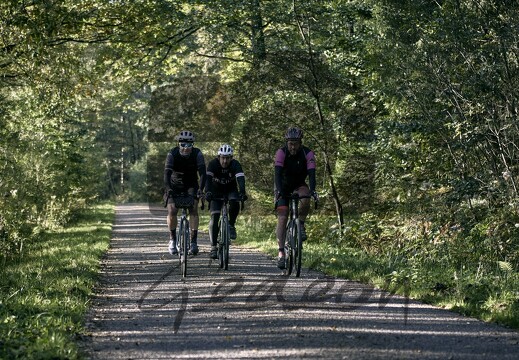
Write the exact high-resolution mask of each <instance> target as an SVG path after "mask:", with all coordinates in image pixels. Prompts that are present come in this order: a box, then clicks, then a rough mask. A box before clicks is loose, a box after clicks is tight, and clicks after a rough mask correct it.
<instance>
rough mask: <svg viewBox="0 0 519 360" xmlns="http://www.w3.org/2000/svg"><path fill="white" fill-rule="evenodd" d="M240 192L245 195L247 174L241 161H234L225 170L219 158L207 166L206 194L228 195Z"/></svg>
mask: <svg viewBox="0 0 519 360" xmlns="http://www.w3.org/2000/svg"><path fill="white" fill-rule="evenodd" d="M238 188H239V189H238ZM238 190H239V192H240V193H242V194H244V193H245V174H244V173H243V169H242V167H241V164H240V163H239V161H238V160H235V159H232V160H231V162H230V164H229V167H227V168H223V167H222V165H221V164H220V161H219V160H218V158H215V159H213V160H211V161H210V162H209V165H207V183H206V192H211V193H215V194H228V193H231V192H236V191H238Z"/></svg>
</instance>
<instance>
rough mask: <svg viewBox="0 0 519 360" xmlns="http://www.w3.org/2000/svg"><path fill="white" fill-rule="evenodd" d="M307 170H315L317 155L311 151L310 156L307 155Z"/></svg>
mask: <svg viewBox="0 0 519 360" xmlns="http://www.w3.org/2000/svg"><path fill="white" fill-rule="evenodd" d="M306 169H307V170H310V169H315V155H314V152H313V151H309V152H308V154H306Z"/></svg>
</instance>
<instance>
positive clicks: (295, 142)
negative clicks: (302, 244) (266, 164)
mask: <svg viewBox="0 0 519 360" xmlns="http://www.w3.org/2000/svg"><path fill="white" fill-rule="evenodd" d="M302 139H303V130H301V129H299V128H297V127H290V128H288V130H287V132H286V133H285V140H286V145H285V146H284V147H282V148H280V149H278V150H277V151H276V155H275V159H274V169H275V170H274V172H275V176H274V179H275V181H274V187H275V198H276V210H277V216H278V223H277V227H276V237H277V240H278V249H279V251H278V267H279V268H280V269H284V268H285V230H286V224H287V220H288V203H287V200H286V199H284V196H287V195H291V194H292V193H295V192H297V193H298V194H299V195H300V196H309V195H312V197H313V198H314V199H315V200H317V193H316V192H315V155H314V152H313V151H312V150H310V149H309V148H307V147H306V146H304V145H303V144H302ZM307 177H308V180H309V185H307V184H306V178H307ZM300 201H301V205H300V209H299V220H300V222H301V235H302V236H301V237H302V239H303V240H306V237H307V235H306V229H305V220H306V217H307V215H308V213H309V211H310V199H308V198H306V199H301V200H300Z"/></svg>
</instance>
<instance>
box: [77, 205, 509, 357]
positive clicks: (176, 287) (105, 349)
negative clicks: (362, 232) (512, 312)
mask: <svg viewBox="0 0 519 360" xmlns="http://www.w3.org/2000/svg"><path fill="white" fill-rule="evenodd" d="M165 215H166V214H165V212H164V211H160V209H154V211H153V212H150V210H149V208H148V207H147V205H145V204H128V205H121V206H118V207H117V216H116V224H115V226H114V230H113V238H112V243H111V248H110V250H109V251H108V253H107V254H106V256H105V258H104V260H103V264H102V273H101V282H100V284H99V287H98V289H97V292H96V296H95V298H94V299H93V303H92V308H91V310H90V313H89V315H88V318H87V330H88V332H89V335H88V336H86V337H85V339H84V341H83V344H82V345H83V346H84V348H85V349H86V352H87V354H88V356H89V357H90V358H92V359H160V358H197V359H203V358H222V357H225V358H232V359H236V358H249V359H250V358H255V359H259V358H278V357H279V358H287V357H294V358H327V359H329V358H333V359H336V358H348V359H376V358H380V359H416V358H419V359H500V360H502V359H517V358H518V357H519V334H518V333H517V332H514V331H509V330H507V329H505V328H502V327H499V326H496V325H493V324H486V323H483V322H481V321H478V320H474V319H471V318H466V317H462V316H459V315H457V314H454V313H451V312H449V311H445V310H442V309H438V308H435V307H432V306H429V305H424V304H421V303H418V302H414V301H409V300H408V299H406V298H403V297H400V296H396V295H394V296H393V295H391V294H388V293H384V292H381V291H378V290H376V289H374V288H372V287H369V286H366V285H363V284H359V283H357V282H352V281H347V280H341V279H335V278H330V277H326V276H324V275H323V274H321V273H318V272H314V271H309V270H307V269H304V270H303V271H302V274H301V277H300V278H294V277H290V278H287V277H285V276H282V275H281V274H280V272H279V270H278V269H277V268H276V265H275V261H274V260H273V259H271V258H270V257H268V256H266V255H263V254H261V253H259V252H257V251H255V250H252V249H247V248H242V247H240V248H238V247H232V249H231V263H230V265H229V270H228V271H224V270H222V269H220V268H219V266H218V265H217V263H216V262H215V261H211V260H210V259H209V258H208V252H209V240H208V237H207V234H206V232H205V231H203V232H202V234H201V239H200V244H199V245H200V249H201V252H200V254H199V255H198V256H196V257H190V258H189V262H188V277H187V278H186V279H182V277H181V276H180V269H179V267H178V260H177V259H176V258H173V257H172V256H170V255H169V254H168V253H167V231H166V225H165ZM201 230H204V229H201ZM238 236H239V234H238Z"/></svg>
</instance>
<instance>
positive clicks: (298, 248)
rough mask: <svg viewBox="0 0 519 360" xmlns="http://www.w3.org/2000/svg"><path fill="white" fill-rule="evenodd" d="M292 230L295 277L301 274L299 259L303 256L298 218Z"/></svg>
mask: <svg viewBox="0 0 519 360" xmlns="http://www.w3.org/2000/svg"><path fill="white" fill-rule="evenodd" d="M294 230H295V231H294V248H293V251H294V266H295V271H296V277H299V275H301V261H302V258H303V237H302V236H301V223H300V222H299V220H296V221H295V226H294Z"/></svg>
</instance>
